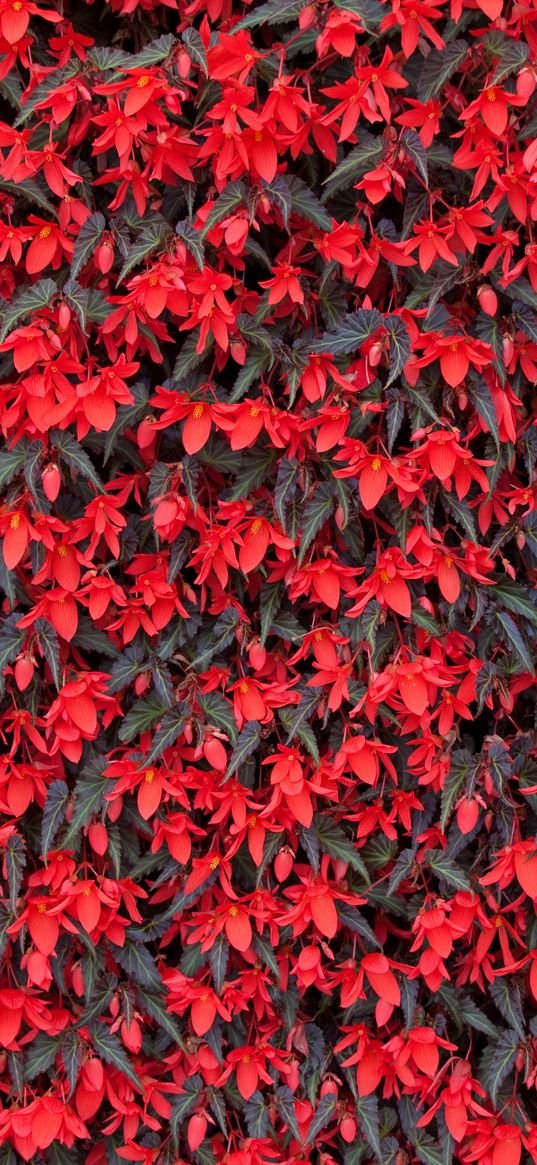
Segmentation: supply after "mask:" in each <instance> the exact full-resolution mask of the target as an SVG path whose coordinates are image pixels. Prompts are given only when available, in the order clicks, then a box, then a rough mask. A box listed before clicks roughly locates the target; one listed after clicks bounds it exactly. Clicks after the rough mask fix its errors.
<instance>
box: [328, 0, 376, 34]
mask: <svg viewBox="0 0 537 1165" xmlns="http://www.w3.org/2000/svg"><path fill="white" fill-rule="evenodd" d="M334 4H335V6H336V8H343V10H344V11H345V12H354V15H355V16H358V17H359V18H360V20H361V22H362V24H363V26H364V28H365V30H366V32H368V33H369V35H370V36H375V35H378V34H377V29H378V27H379V25H380V23H381V21H382V17H383V16H384V9H383V7H382V5H381V4H378V3H377V0H334Z"/></svg>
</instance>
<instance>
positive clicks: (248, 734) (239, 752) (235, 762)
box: [224, 720, 261, 781]
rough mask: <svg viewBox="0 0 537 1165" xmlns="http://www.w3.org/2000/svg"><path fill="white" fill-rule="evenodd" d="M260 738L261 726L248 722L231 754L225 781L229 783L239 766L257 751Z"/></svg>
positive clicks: (254, 721)
mask: <svg viewBox="0 0 537 1165" xmlns="http://www.w3.org/2000/svg"><path fill="white" fill-rule="evenodd" d="M260 737H261V725H260V724H258V722H257V720H250V721H249V723H248V724H246V726H245V727H244V728H243V730H242V732H241V733H240V735H239V737H238V739H237V743H236V745H235V748H234V749H233V752H232V753H231V757H230V760H229V765H228V767H227V770H226V775H225V777H224V780H225V781H229V779H230V777H232V776H233V773H236V772H237V770H238V769H239V767H240V765H242V764H244V762H245V761H247V760H248V757H250V756H252V753H254V752H255V751H256V749H257V746H258V744H259V740H260Z"/></svg>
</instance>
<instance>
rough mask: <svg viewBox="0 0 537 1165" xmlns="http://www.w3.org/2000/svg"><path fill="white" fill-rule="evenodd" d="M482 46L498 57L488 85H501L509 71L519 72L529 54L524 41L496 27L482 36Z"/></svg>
mask: <svg viewBox="0 0 537 1165" xmlns="http://www.w3.org/2000/svg"><path fill="white" fill-rule="evenodd" d="M489 38H490V39H492V38H494V42H495V43H494V44H493V45H491V44H490V42H489ZM483 47H484V48H486V49H487V50H491V51H492V52H493V53H494V56H497V57H499V60H498V63H497V65H496V68H495V70H494V73H493V75H492V77H491V80H490V82H489V85H501V84H502V81H505V78H506V77H510V75H511V73H519V72H520V70H521V69H522V68H523V66H524V65H525V64H526V61H527V60H528V58H529V55H530V50H529V46H528V45H527V44H526V43H525V41H523V40H513V38H512V37H510V36H505V35H502V34H501V33H500V32H499V30H498V29H492V30H491V33H490V34H489V35H488V36H485V37H483Z"/></svg>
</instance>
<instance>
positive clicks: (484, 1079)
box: [479, 1032, 519, 1105]
mask: <svg viewBox="0 0 537 1165" xmlns="http://www.w3.org/2000/svg"><path fill="white" fill-rule="evenodd" d="M518 1043H519V1041H518V1037H517V1036H516V1035H514V1033H513V1032H502V1035H501V1036H500V1038H499V1040H496V1042H495V1043H490V1044H489V1045H488V1046H487V1048H486V1049H485V1052H484V1054H483V1055H482V1057H481V1062H480V1065H479V1068H480V1071H479V1079H480V1082H481V1084H482V1085H483V1087H484V1088H486V1090H487V1092H488V1094H489V1096H490V1098H491V1100H492V1103H493V1104H494V1105H496V1104H497V1103H498V1099H499V1092H500V1089H501V1086H502V1084H503V1082H504V1080H505V1079H506V1078H507V1076H508V1075H509V1073H510V1072H511V1071H512V1069H513V1068H514V1065H515V1060H516V1058H517V1053H518Z"/></svg>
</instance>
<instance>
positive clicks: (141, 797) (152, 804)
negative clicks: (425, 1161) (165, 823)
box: [137, 769, 162, 821]
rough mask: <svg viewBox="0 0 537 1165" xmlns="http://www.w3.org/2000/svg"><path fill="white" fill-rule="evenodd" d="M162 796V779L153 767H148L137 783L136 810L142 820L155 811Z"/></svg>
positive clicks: (145, 819) (147, 818) (146, 819)
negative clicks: (142, 777)
mask: <svg viewBox="0 0 537 1165" xmlns="http://www.w3.org/2000/svg"><path fill="white" fill-rule="evenodd" d="M161 797H162V779H161V777H160V776H159V774H158V773H156V772H155V771H154V769H148V770H147V772H146V774H145V776H144V779H143V781H142V782H141V784H140V785H138V799H137V800H138V810H139V812H140V816H141V817H143V819H144V821H148V820H149V818H150V817H152V816H153V814H154V813H156V811H157V809H158V807H159V805H160V801H161Z"/></svg>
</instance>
